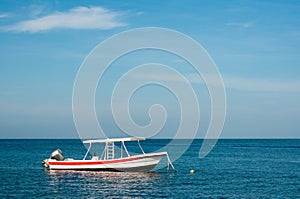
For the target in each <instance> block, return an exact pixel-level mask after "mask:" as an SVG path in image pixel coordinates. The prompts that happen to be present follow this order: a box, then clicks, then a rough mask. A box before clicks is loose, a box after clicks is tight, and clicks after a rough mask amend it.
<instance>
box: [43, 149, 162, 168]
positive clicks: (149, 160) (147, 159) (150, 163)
mask: <svg viewBox="0 0 300 199" xmlns="http://www.w3.org/2000/svg"><path fill="white" fill-rule="evenodd" d="M166 155H167V153H166V152H160V153H148V154H142V155H136V156H130V157H126V158H119V159H111V160H64V161H57V160H53V159H49V160H48V162H47V164H48V168H49V169H50V170H81V171H91V170H92V171H118V172H123V171H126V172H148V171H150V170H152V169H153V168H154V167H155V166H156V165H157V164H158V163H159V161H160V160H161V159H162V158H163V157H164V156H166Z"/></svg>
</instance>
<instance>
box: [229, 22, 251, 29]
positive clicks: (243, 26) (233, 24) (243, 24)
mask: <svg viewBox="0 0 300 199" xmlns="http://www.w3.org/2000/svg"><path fill="white" fill-rule="evenodd" d="M225 25H226V26H232V27H237V28H250V27H252V26H253V25H254V23H253V22H251V21H248V22H242V23H237V22H229V23H226V24H225Z"/></svg>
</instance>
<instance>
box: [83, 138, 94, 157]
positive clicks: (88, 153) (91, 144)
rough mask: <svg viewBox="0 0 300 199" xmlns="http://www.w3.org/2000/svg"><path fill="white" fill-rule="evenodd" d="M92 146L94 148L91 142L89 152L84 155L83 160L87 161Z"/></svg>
mask: <svg viewBox="0 0 300 199" xmlns="http://www.w3.org/2000/svg"><path fill="white" fill-rule="evenodd" d="M91 146H92V143H91V142H90V146H89V148H88V150H87V152H86V154H85V155H84V158H83V160H85V159H86V157H87V155H88V154H89V152H90V150H91Z"/></svg>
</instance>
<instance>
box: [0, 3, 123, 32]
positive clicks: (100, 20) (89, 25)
mask: <svg viewBox="0 0 300 199" xmlns="http://www.w3.org/2000/svg"><path fill="white" fill-rule="evenodd" d="M121 15H122V13H120V12H115V11H111V10H108V9H105V8H102V7H75V8H72V9H70V10H68V11H66V12H55V13H53V14H50V15H47V16H42V17H39V18H36V19H32V20H25V21H21V22H19V23H16V24H14V25H11V26H6V27H3V28H2V30H5V31H13V32H30V33H36V32H41V31H50V30H53V29H101V30H108V29H112V28H116V27H122V26H126V24H125V23H122V22H120V21H119V17H120V16H121Z"/></svg>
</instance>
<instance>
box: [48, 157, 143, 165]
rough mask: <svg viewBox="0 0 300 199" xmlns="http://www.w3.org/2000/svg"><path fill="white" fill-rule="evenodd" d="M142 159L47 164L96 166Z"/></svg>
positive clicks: (53, 163) (51, 163) (52, 163)
mask: <svg viewBox="0 0 300 199" xmlns="http://www.w3.org/2000/svg"><path fill="white" fill-rule="evenodd" d="M138 159H142V158H126V159H117V160H101V161H82V162H77V161H76V162H75V161H53V162H48V164H49V165H96V164H114V163H122V162H130V161H134V160H138Z"/></svg>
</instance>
